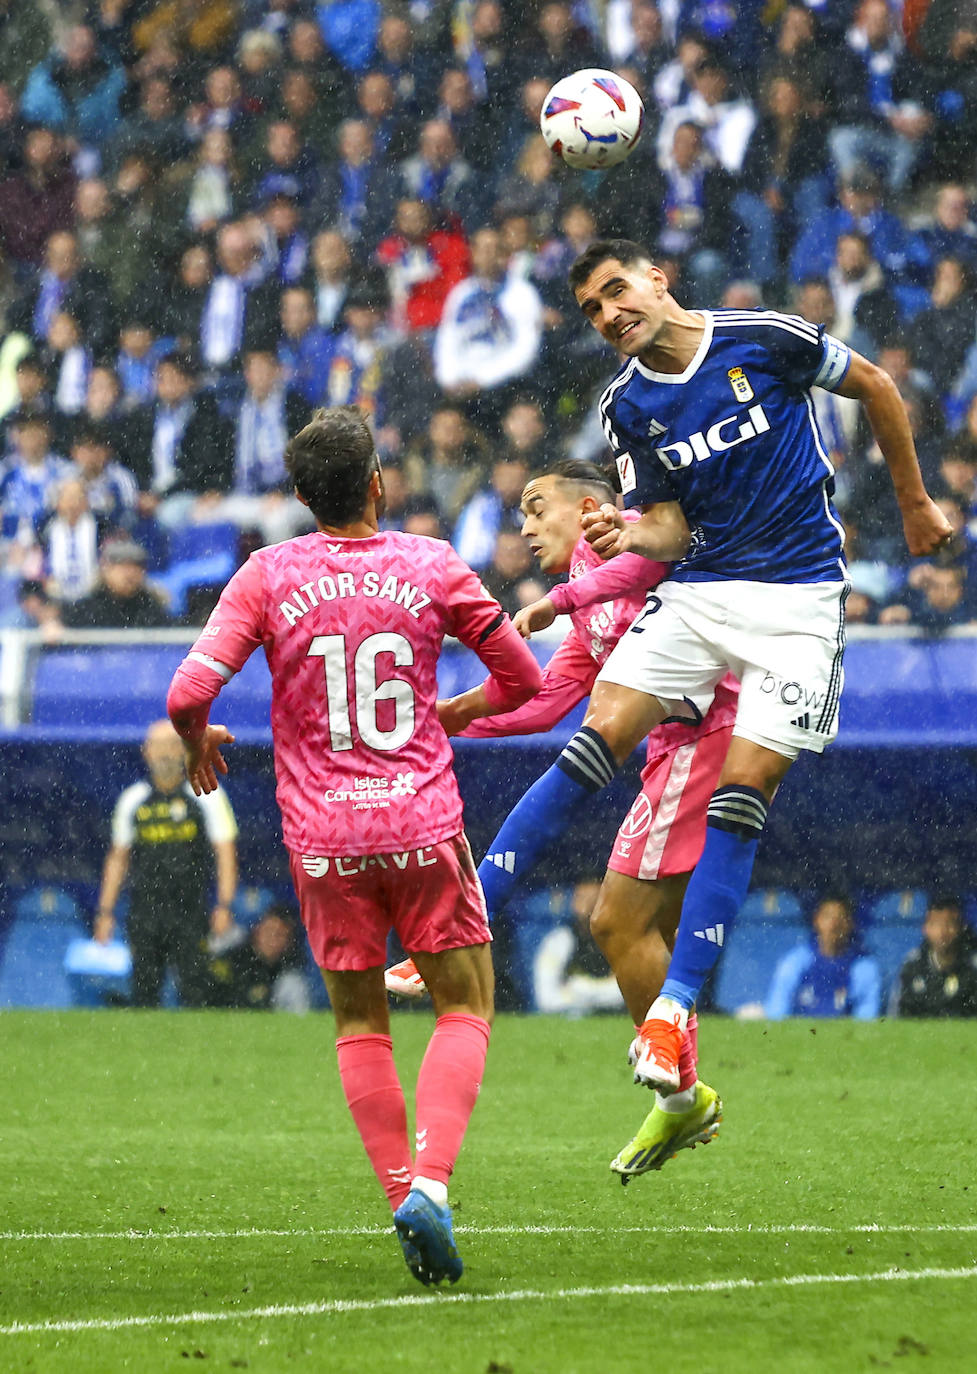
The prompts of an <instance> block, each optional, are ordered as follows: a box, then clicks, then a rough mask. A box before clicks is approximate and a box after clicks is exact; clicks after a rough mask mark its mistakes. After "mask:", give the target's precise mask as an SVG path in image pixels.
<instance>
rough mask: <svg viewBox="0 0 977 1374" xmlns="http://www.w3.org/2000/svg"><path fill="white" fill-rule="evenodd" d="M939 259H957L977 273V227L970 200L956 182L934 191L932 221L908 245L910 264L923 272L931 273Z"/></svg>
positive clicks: (917, 231) (918, 230)
mask: <svg viewBox="0 0 977 1374" xmlns="http://www.w3.org/2000/svg"><path fill="white" fill-rule="evenodd" d="M940 258H957V259H958V260H959V261H960V262H962V263H963V265H964V266H965V267H966V268H967V269H968V270H969V271H971V272H975V271H977V225H975V224H974V221H973V218H972V215H971V205H970V197H969V195H968V194H967V191H966V189H965V187H963V186H961V185H960V184H959V182H955V181H951V182H948V183H946V184H945V185H943V186H940V187H939V188H938V189H937V191H936V193H935V196H934V199H933V214H932V218H931V220H930V222H929V223H928V224H924V225H923V226H922V228H920V229H917V230H916V232H915V233H914V234H913V236H912V240H911V244H910V260H911V261H912V262H914V263H919V264H920V266H921V267H923V268H924V269H932V268H933V266H934V265H935V264H936V263H937V262H938V261H939V260H940Z"/></svg>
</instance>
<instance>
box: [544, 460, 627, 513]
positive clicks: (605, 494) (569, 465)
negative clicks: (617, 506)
mask: <svg viewBox="0 0 977 1374" xmlns="http://www.w3.org/2000/svg"><path fill="white" fill-rule="evenodd" d="M542 475H543V476H544V477H555V478H556V479H557V481H558V482H570V483H572V484H573V485H574V486H578V487H587V488H589V490H588V492H587V495H588V496H593V497H594V499H595V500H599V501H601V502H604V501H610V502H611V503H613V501H614V497H615V494H616V489H615V486H614V483H613V482H612V481H611V479H610V476H609V475H608V473H607V471H606V469H604V468H601V467H598V466H597V464H596V463H590V462H588V461H587V460H586V459H585V458H561V459H560V460H559V462H557V463H551V464H550V466H549V467H548V468H547V469H546V471H545V472H544V473H543V474H542Z"/></svg>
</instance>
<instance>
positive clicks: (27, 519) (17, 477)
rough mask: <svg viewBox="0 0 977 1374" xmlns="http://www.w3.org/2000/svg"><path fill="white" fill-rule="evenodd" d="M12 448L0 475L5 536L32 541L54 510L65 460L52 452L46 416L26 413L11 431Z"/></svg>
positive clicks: (0, 510) (0, 501)
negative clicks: (17, 536)
mask: <svg viewBox="0 0 977 1374" xmlns="http://www.w3.org/2000/svg"><path fill="white" fill-rule="evenodd" d="M11 437H12V439H13V447H12V449H11V450H10V453H9V455H8V458H7V462H6V464H5V466H4V468H3V472H2V474H0V515H2V537H3V538H4V539H13V538H14V537H15V536H16V535H20V536H21V537H22V538H24V539H27V540H28V541H33V540H34V539H36V536H37V534H38V532H39V530H40V528H41V525H42V524H43V522H44V520H45V519H46V518H47V516H48V515H49V514H50V513H51V511H52V510H53V509H54V500H55V494H56V491H57V487H58V484H59V483H60V482H61V480H62V479H63V478H64V477H67V475H68V464H67V462H66V460H65V459H64V458H63V457H62V456H61V455H60V454H57V453H54V452H53V451H52V449H51V426H50V424H49V422H48V420H47V419H46V418H45V416H43V415H40V414H33V415H32V414H26V415H24V416H23V417H22V418H21V419H19V420H18V421H17V423H16V425H15V426H14V427H13V431H12V436H11Z"/></svg>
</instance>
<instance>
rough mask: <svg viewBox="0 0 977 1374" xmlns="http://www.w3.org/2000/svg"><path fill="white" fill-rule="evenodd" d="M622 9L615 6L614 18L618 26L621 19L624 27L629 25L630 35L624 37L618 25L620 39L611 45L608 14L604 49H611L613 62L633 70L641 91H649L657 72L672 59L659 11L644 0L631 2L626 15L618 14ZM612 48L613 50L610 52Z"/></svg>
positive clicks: (609, 17)
mask: <svg viewBox="0 0 977 1374" xmlns="http://www.w3.org/2000/svg"><path fill="white" fill-rule="evenodd" d="M625 8H626V7H623V6H618V10H617V16H616V18H617V22H618V23H620V22H621V20H624V22H625V24H627V23H628V22H629V26H630V32H628V33H627V34H626V36H625V33H624V29H623V26H622V30H621V38H620V40H619V41H618V42H615V40H614V39H612V36H611V33H610V21H611V16H610V13H609V14H608V21H609V22H608V35H607V43H608V47H610V48H611V56H612V58H613V59H614V60H615V61H623V62H624V63H626V64H627V66H629V67H635V68H636V69H637V71H638V73H639V74H640V77H641V83H642V86H643V88H644V89H645V90H646V91H651V90H652V87H653V84H654V81H655V78H656V77H657V76H658V73H659V72H660V71H662V69H663V68H664V67H666V66H668V64H669V62H670V61H671V60H672V50H671V47H670V46H669V44H668V41H667V40H666V38H665V32H664V28H663V25H662V16H661V12H660V10H659V9H658V7H657V6H656V5H652V4H648V3H647V0H635V3H633V4H632V5H631V7H630V9H631V12H630V14H627V13H622V10H624V9H625ZM615 47H616V48H617V49H618V50H617V51H615V50H614V49H615Z"/></svg>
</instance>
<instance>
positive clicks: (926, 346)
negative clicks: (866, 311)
mask: <svg viewBox="0 0 977 1374" xmlns="http://www.w3.org/2000/svg"><path fill="white" fill-rule="evenodd" d="M975 332H977V298H975V296H974V290H973V285H972V282H971V278H970V274H969V272H968V270H967V268H966V267H965V266H964V264H963V263H962V262H961V261H960V259H959V258H939V259H938V260H937V263H936V266H935V268H934V271H933V284H932V286H931V287H930V305H929V306H928V307H927V309H925V310H921V311H920V313H919V314H918V315H917V316H916V318H915V319H914V320H913V322H912V324H911V325H910V326H909V347H910V350H911V352H912V357H913V361H914V363H915V364H916V366H917V367H920V368H922V369H923V370H924V371H925V372H927V373H928V374H929V376H930V377H931V378H932V380H933V386H934V387H935V388H936V391H937V393H938V394H939V395H940V396H946V395H949V392H950V390H951V388H952V386H953V383H954V381H955V380H956V378H957V375H958V374H959V372H960V370H961V368H962V367H963V363H964V359H965V358H966V356H967V350H968V348H969V347H970V345H971V344H972V343H973V340H974V334H975Z"/></svg>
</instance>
